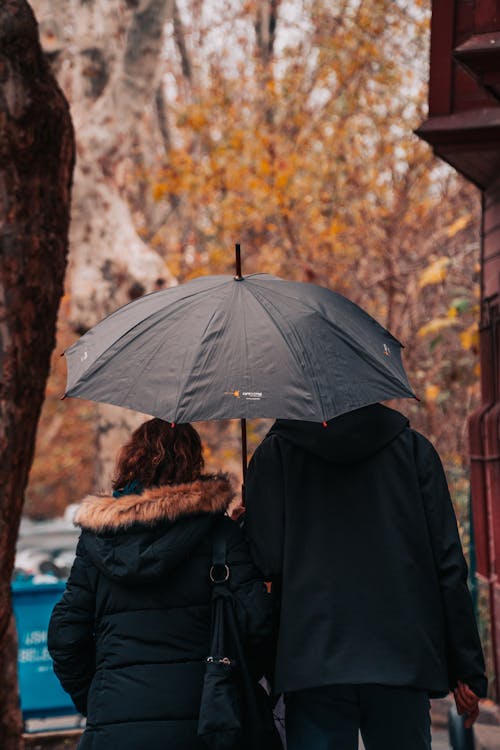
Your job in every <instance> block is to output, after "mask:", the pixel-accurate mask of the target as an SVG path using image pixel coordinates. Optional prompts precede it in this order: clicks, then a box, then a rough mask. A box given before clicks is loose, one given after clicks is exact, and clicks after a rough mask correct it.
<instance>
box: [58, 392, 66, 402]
mask: <svg viewBox="0 0 500 750" xmlns="http://www.w3.org/2000/svg"><path fill="white" fill-rule="evenodd" d="M65 398H66V394H65V393H63V395H62V396H61V397H60V399H59V401H64V399H65Z"/></svg>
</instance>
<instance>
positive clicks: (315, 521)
mask: <svg viewBox="0 0 500 750" xmlns="http://www.w3.org/2000/svg"><path fill="white" fill-rule="evenodd" d="M246 497H247V509H246V520H245V528H246V533H247V537H248V539H249V542H250V548H251V552H252V556H253V559H254V561H255V563H256V565H257V566H258V567H259V569H260V570H262V572H263V573H264V575H265V577H266V578H269V579H270V580H272V581H273V587H274V589H275V591H279V592H280V618H279V632H278V637H277V655H276V664H275V676H274V678H275V684H274V690H275V692H276V693H285V701H286V726H287V730H286V731H287V742H288V750H301V749H302V748H307V750H319V749H321V750H323V749H326V748H335V749H336V750H357V747H358V744H357V743H358V731H359V730H361V734H362V736H363V739H364V742H365V746H366V748H367V749H368V750H382V748H383V749H384V750H393V749H394V750H395V749H396V748H398V750H399V749H400V748H404V750H420V749H422V750H426V749H428V748H430V720H429V701H428V698H429V696H431V697H438V696H444V695H446V694H447V693H448V691H449V690H453V691H454V694H455V699H456V702H457V707H458V710H459V712H460V713H467V714H468V717H467V723H468V724H469V725H470V724H471V723H472V722H473V721H474V720H475V718H476V717H477V711H478V696H484V695H485V694H486V678H485V666H484V660H483V654H482V650H481V644H480V641H479V636H478V632H477V627H476V622H475V617H474V611H473V605H472V600H471V597H470V594H469V591H468V588H467V566H466V563H465V560H464V556H463V553H462V548H461V544H460V539H459V535H458V530H457V524H456V519H455V515H454V511H453V507H452V503H451V500H450V496H449V492H448V487H447V483H446V479H445V475H444V471H443V468H442V465H441V462H440V460H439V457H438V455H437V453H436V451H435V450H434V448H433V446H432V445H431V443H430V442H429V441H428V440H427V439H426V438H424V437H423V436H422V435H420V434H419V433H417V432H415V431H414V430H412V429H411V428H410V426H409V423H408V420H407V419H406V417H404V416H403V415H402V414H400V413H399V412H397V411H395V410H393V409H389V408H388V407H385V406H383V405H381V404H373V405H371V406H367V407H363V408H361V409H357V410H356V411H353V412H350V413H347V414H343V415H341V416H339V417H336V418H335V419H332V420H331V421H330V422H328V424H327V425H326V426H322V425H321V424H317V423H311V422H296V421H287V420H278V421H277V422H275V424H274V426H273V427H272V429H271V430H270V432H269V433H268V434H267V436H266V437H265V439H264V441H263V442H262V443H261V445H260V446H259V447H258V449H257V450H256V452H255V454H254V456H253V458H252V461H251V463H250V466H249V470H248V476H247V489H246Z"/></svg>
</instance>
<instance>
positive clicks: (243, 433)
mask: <svg viewBox="0 0 500 750" xmlns="http://www.w3.org/2000/svg"><path fill="white" fill-rule="evenodd" d="M240 423H241V468H242V472H241V475H242V485H241V504H242V505H243V506H244V505H245V484H246V480H247V420H246V419H241V420H240Z"/></svg>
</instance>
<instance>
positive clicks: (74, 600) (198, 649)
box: [48, 419, 266, 750]
mask: <svg viewBox="0 0 500 750" xmlns="http://www.w3.org/2000/svg"><path fill="white" fill-rule="evenodd" d="M202 470H203V455H202V446H201V441H200V437H199V435H198V433H197V432H196V431H195V430H194V428H193V427H192V426H191V425H189V424H183V425H177V426H173V425H169V424H168V423H166V422H164V421H162V420H160V419H151V420H149V421H147V422H145V423H144V424H142V425H141V426H140V427H139V428H138V429H137V430H135V432H134V433H133V434H132V436H131V438H130V440H129V442H128V443H127V444H126V445H125V446H124V447H123V448H122V451H121V453H120V454H119V457H118V462H117V467H116V474H115V479H114V482H113V488H114V492H113V495H112V496H108V495H104V496H90V497H86V498H85V499H84V500H83V502H82V504H81V505H80V507H79V509H78V511H77V514H76V517H75V523H76V524H77V525H78V526H80V527H81V530H82V531H81V536H80V539H79V542H78V546H77V552H76V559H75V562H74V565H73V568H72V571H71V575H70V577H69V580H68V583H67V587H66V591H65V593H64V595H63V597H62V599H61V601H60V602H59V603H58V604H57V605H56V607H55V609H54V612H53V614H52V618H51V621H50V626H49V637H48V643H49V651H50V653H51V656H52V658H53V660H54V669H55V672H56V674H57V676H58V677H59V680H60V681H61V684H62V686H63V688H64V689H65V690H66V691H67V692H68V693H69V694H70V696H71V698H72V700H73V702H74V704H75V706H76V708H77V709H78V710H79V711H80V712H81V713H82V714H83V715H85V716H87V725H86V729H85V732H84V734H83V737H82V739H81V741H80V745H79V748H80V750H90V749H91V750H112V749H113V748H120V750H128V749H130V750H132V748H133V749H134V750H139V748H145V749H146V748H147V750H160V748H161V750H165V749H166V748H168V750H196V749H197V748H200V749H201V748H206V745H205V744H204V742H203V741H202V740H201V739H199V738H198V736H197V726H198V714H199V708H200V697H201V691H202V685H203V679H204V674H205V659H206V657H207V655H208V654H209V643H210V618H211V584H210V580H209V570H210V566H211V561H212V539H213V532H214V530H215V528H216V526H217V525H221V524H222V526H223V529H224V535H225V538H226V546H227V561H228V565H229V566H230V570H231V576H230V581H229V584H230V587H231V588H232V589H233V591H237V590H238V588H239V587H245V586H247V585H248V582H250V581H252V580H256V579H259V578H260V574H259V572H258V571H257V569H256V568H255V567H254V566H253V565H252V563H251V561H250V556H249V553H248V550H247V547H246V543H245V541H244V539H243V535H242V533H241V531H240V528H239V527H238V525H237V524H235V523H234V522H233V521H231V520H230V519H229V518H228V517H224V514H225V512H226V511H227V509H228V506H229V504H230V502H231V500H232V497H233V493H232V490H231V487H230V484H229V481H228V478H227V476H225V475H223V474H219V475H216V476H206V475H203V474H202ZM264 598H265V597H264ZM260 615H261V618H260V619H261V622H262V617H264V619H265V617H266V612H263V613H260ZM252 635H253V634H252V633H251V632H248V633H246V636H247V637H248V638H251V637H252Z"/></svg>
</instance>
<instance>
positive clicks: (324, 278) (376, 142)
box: [153, 0, 478, 467]
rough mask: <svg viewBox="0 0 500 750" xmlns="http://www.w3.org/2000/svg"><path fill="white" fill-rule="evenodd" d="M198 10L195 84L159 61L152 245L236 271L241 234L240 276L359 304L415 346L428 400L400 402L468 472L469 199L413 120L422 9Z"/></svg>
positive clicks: (192, 23) (194, 265)
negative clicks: (164, 89) (163, 216)
mask: <svg viewBox="0 0 500 750" xmlns="http://www.w3.org/2000/svg"><path fill="white" fill-rule="evenodd" d="M197 7H198V4H197V3H195V2H188V1H187V0H186V2H185V3H184V4H183V12H184V24H185V27H186V28H189V29H190V34H189V40H191V46H190V47H189V50H188V51H189V55H190V58H191V60H192V64H193V67H194V69H195V70H197V71H198V75H197V77H194V78H192V79H191V80H190V82H189V95H188V96H187V95H186V83H185V80H184V79H183V76H182V70H181V69H180V67H179V65H178V63H176V60H175V57H174V56H169V57H168V58H167V60H166V66H167V70H168V74H169V80H170V81H171V83H170V87H169V96H168V97H167V102H168V105H169V106H168V112H169V123H170V134H171V136H170V140H171V143H172V147H171V148H170V150H169V154H168V160H167V161H166V162H165V164H164V165H163V167H162V168H161V169H159V170H158V171H157V172H156V179H155V184H154V186H153V191H154V194H155V196H156V198H157V200H158V202H160V203H166V204H167V205H170V204H171V203H172V201H175V202H176V204H177V207H178V208H177V211H176V217H175V218H176V221H175V222H172V220H169V222H168V224H167V225H165V226H164V227H160V228H159V230H158V232H157V235H156V236H155V238H154V241H157V242H158V243H159V244H162V245H164V246H165V247H166V248H167V254H168V258H169V262H170V265H171V268H172V269H173V270H174V272H175V273H176V274H178V275H179V278H180V279H185V278H189V277H190V276H192V275H196V274H198V273H199V272H200V269H201V270H203V271H204V272H224V271H225V272H228V271H229V272H230V271H231V270H232V265H231V264H232V253H231V248H232V246H233V243H234V242H235V241H239V242H241V243H242V246H243V249H244V256H245V261H244V262H245V269H246V271H247V272H255V271H264V272H271V273H277V274H279V275H282V276H285V277H287V278H296V279H301V280H310V281H315V282H317V283H323V284H326V285H329V286H330V287H331V288H333V289H336V290H337V291H339V292H341V293H344V294H346V295H347V296H349V297H350V298H351V299H353V300H354V301H355V302H358V303H359V304H361V305H362V306H363V307H365V308H367V309H368V311H369V312H371V313H372V314H373V315H374V316H375V317H376V318H377V319H378V320H380V322H381V323H383V324H384V325H386V326H387V327H388V328H389V329H390V330H391V331H392V332H393V333H394V334H395V335H396V336H399V337H400V338H401V340H402V341H403V342H404V343H405V344H406V345H407V349H406V364H407V367H408V370H409V372H410V376H411V380H412V383H413V385H414V387H415V390H416V391H417V393H418V394H419V396H420V398H421V399H422V402H421V404H420V405H419V406H418V408H413V407H412V406H411V405H410V404H403V409H406V410H407V411H409V412H410V413H411V414H412V419H413V421H414V423H415V426H417V427H420V428H421V429H423V430H424V431H425V432H426V434H428V435H429V436H430V437H431V438H432V439H434V440H435V442H436V443H437V445H438V447H439V449H440V451H441V452H442V453H443V454H444V455H445V457H447V459H449V461H451V462H454V461H456V462H458V463H459V464H460V465H461V466H462V467H463V466H464V464H465V452H466V447H465V420H466V415H467V413H468V411H469V410H470V408H471V407H472V405H473V402H474V399H475V398H476V397H477V393H476V391H477V389H476V382H477V371H475V366H476V356H475V350H474V327H473V324H474V316H475V304H476V282H477V279H476V277H475V276H474V268H475V256H476V254H477V251H478V240H477V237H478V232H477V229H478V225H477V221H478V200H477V197H476V195H475V194H474V190H473V189H472V188H470V187H468V186H467V185H466V184H465V183H464V182H463V181H461V180H460V178H458V177H457V176H455V175H454V174H453V173H452V172H451V170H449V169H447V168H446V167H443V165H442V164H440V163H437V162H436V160H435V159H434V158H433V156H432V154H431V152H430V150H429V148H428V147H427V146H425V145H424V144H422V143H421V142H420V141H419V140H418V139H417V138H416V137H415V136H414V135H413V132H412V128H414V127H416V126H417V125H418V124H419V123H420V122H421V121H422V120H423V119H424V118H425V112H424V108H425V102H426V77H427V55H428V33H429V29H428V23H429V4H428V3H415V4H408V3H403V2H393V1H392V0H377V1H376V2H375V0H343V1H342V2H340V1H339V2H335V3H331V2H325V1H321V0H314V1H313V0H304V1H303V2H297V3H278V2H267V1H266V2H264V1H261V2H259V1H257V0H255V1H254V2H247V3H245V4H243V5H241V4H239V3H234V2H230V1H229V0H228V1H227V2H226V3H223V4H222V5H221V6H220V12H219V13H218V14H217V13H216V12H214V13H213V14H212V15H211V17H210V21H209V23H207V22H206V21H204V19H203V18H202V17H200V14H199V13H197ZM217 7H219V6H217ZM216 38H220V39H224V40H230V43H224V44H217V42H216ZM471 270H472V273H471ZM429 324H432V325H430V327H428V326H429ZM426 326H427V327H426ZM432 331H434V334H435V335H433V333H432Z"/></svg>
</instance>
